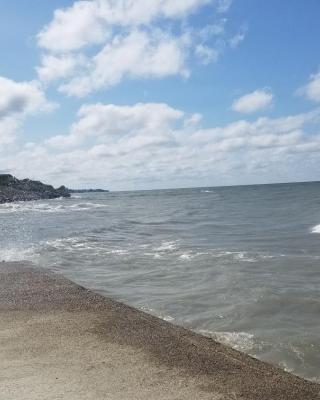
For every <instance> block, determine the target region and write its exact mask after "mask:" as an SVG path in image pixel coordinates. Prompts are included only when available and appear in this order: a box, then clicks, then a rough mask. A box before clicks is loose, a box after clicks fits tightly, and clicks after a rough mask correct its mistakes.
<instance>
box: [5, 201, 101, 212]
mask: <svg viewBox="0 0 320 400" xmlns="http://www.w3.org/2000/svg"><path fill="white" fill-rule="evenodd" d="M104 207H108V206H107V205H106V204H98V203H76V204H57V202H56V199H55V200H52V202H48V203H41V202H34V201H30V202H17V203H5V204H1V205H0V214H10V213H24V212H39V213H64V212H69V211H86V210H91V209H95V208H104Z"/></svg>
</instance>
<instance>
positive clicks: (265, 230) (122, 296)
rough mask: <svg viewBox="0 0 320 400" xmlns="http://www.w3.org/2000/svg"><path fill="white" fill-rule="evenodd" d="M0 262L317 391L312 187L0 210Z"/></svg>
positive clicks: (317, 250)
mask: <svg viewBox="0 0 320 400" xmlns="http://www.w3.org/2000/svg"><path fill="white" fill-rule="evenodd" d="M0 246H1V247H0V258H1V259H3V260H10V261H11V260H25V259H28V260H32V261H33V262H35V263H38V264H39V265H41V266H47V267H48V268H51V269H54V270H55V271H58V272H61V273H63V274H64V275H66V276H67V277H69V278H71V279H73V280H74V281H76V282H78V283H80V284H82V285H84V286H86V287H88V288H91V289H94V290H96V291H99V292H100V293H102V294H104V295H107V296H112V297H113V298H116V299H118V300H121V301H125V302H126V303H129V304H131V305H133V306H136V307H139V308H141V309H143V310H145V311H147V312H150V313H152V314H155V315H158V316H160V317H162V318H165V319H167V320H169V321H172V322H174V323H176V324H180V325H183V326H185V327H187V328H191V329H193V330H196V331H198V332H201V333H203V334H206V335H209V336H212V337H214V338H216V339H218V340H220V341H222V342H224V343H227V344H229V345H231V346H233V347H235V348H237V349H239V350H242V351H245V352H247V353H249V354H251V355H253V356H256V357H258V358H260V359H262V360H265V361H269V362H272V363H274V364H276V365H280V366H281V367H283V368H285V369H286V370H288V371H291V372H294V373H295V374H298V375H300V376H303V377H306V378H308V379H313V380H317V381H320V297H319V288H320V184H319V183H305V184H279V185H257V186H243V187H225V188H196V189H177V190H161V191H139V192H119V193H97V194H93V193H90V194H89V193H88V194H75V195H74V196H73V197H72V198H71V199H58V200H48V201H39V202H27V203H14V204H5V205H0Z"/></svg>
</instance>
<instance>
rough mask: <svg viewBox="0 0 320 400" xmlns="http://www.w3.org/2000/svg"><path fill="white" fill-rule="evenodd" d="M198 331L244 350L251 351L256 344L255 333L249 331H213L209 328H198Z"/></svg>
mask: <svg viewBox="0 0 320 400" xmlns="http://www.w3.org/2000/svg"><path fill="white" fill-rule="evenodd" d="M198 332H199V333H201V334H202V335H204V336H208V337H211V338H212V339H214V340H216V341H218V342H220V343H223V344H225V345H227V346H230V347H232V348H234V349H236V350H240V351H244V352H250V351H251V350H252V349H253V348H254V346H255V338H254V335H253V334H252V333H248V332H211V331H208V330H198Z"/></svg>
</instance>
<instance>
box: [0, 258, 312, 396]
mask: <svg viewBox="0 0 320 400" xmlns="http://www.w3.org/2000/svg"><path fill="white" fill-rule="evenodd" d="M0 314H1V322H0V340H1V347H0V352H1V353H0V360H1V361H0V364H1V372H0V382H1V393H0V399H1V400H2V399H3V400H19V399H21V400H22V399H23V400H29V399H30V400H31V399H32V400H35V399H43V398H46V399H50V400H51V399H52V400H53V399H68V400H69V399H71V400H73V399H106V398H107V399H110V400H113V399H139V400H141V399H246V400H255V399H259V400H264V399H265V400H270V399H277V400H281V399H288V400H289V399H290V400H295V399H301V400H308V399H310V400H311V399H312V400H313V399H318V398H320V386H319V385H318V384H315V383H311V382H308V381H305V380H303V379H301V378H298V377H296V376H294V375H291V374H289V373H286V372H284V371H282V370H281V369H278V368H276V367H273V366H271V365H268V364H266V363H263V362H261V361H258V360H256V359H254V358H251V357H250V356H248V355H245V354H243V353H240V352H238V351H237V350H234V349H231V348H229V347H227V346H225V345H222V344H219V343H217V342H215V341H213V340H212V339H210V338H207V337H204V336H201V335H199V334H196V333H193V332H191V331H189V330H186V329H184V328H181V327H177V326H174V325H172V324H170V323H168V322H166V321H163V320H161V319H158V318H156V317H154V316H151V315H148V314H145V313H144V312H142V311H139V310H136V309H134V308H132V307H129V306H127V305H124V304H122V303H119V302H116V301H113V300H111V299H108V298H105V297H103V296H101V295H99V294H96V293H94V292H92V291H90V290H87V289H85V288H83V287H81V286H78V285H76V284H74V283H73V282H71V281H69V280H67V279H65V278H64V277H63V276H62V275H59V274H53V273H52V272H49V271H48V270H44V269H39V268H35V267H33V266H32V265H31V264H25V263H1V266H0Z"/></svg>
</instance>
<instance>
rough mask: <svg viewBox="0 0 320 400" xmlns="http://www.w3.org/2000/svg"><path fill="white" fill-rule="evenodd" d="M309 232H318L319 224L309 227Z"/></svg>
mask: <svg viewBox="0 0 320 400" xmlns="http://www.w3.org/2000/svg"><path fill="white" fill-rule="evenodd" d="M311 233H320V225H316V226H314V227H313V228H311Z"/></svg>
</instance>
